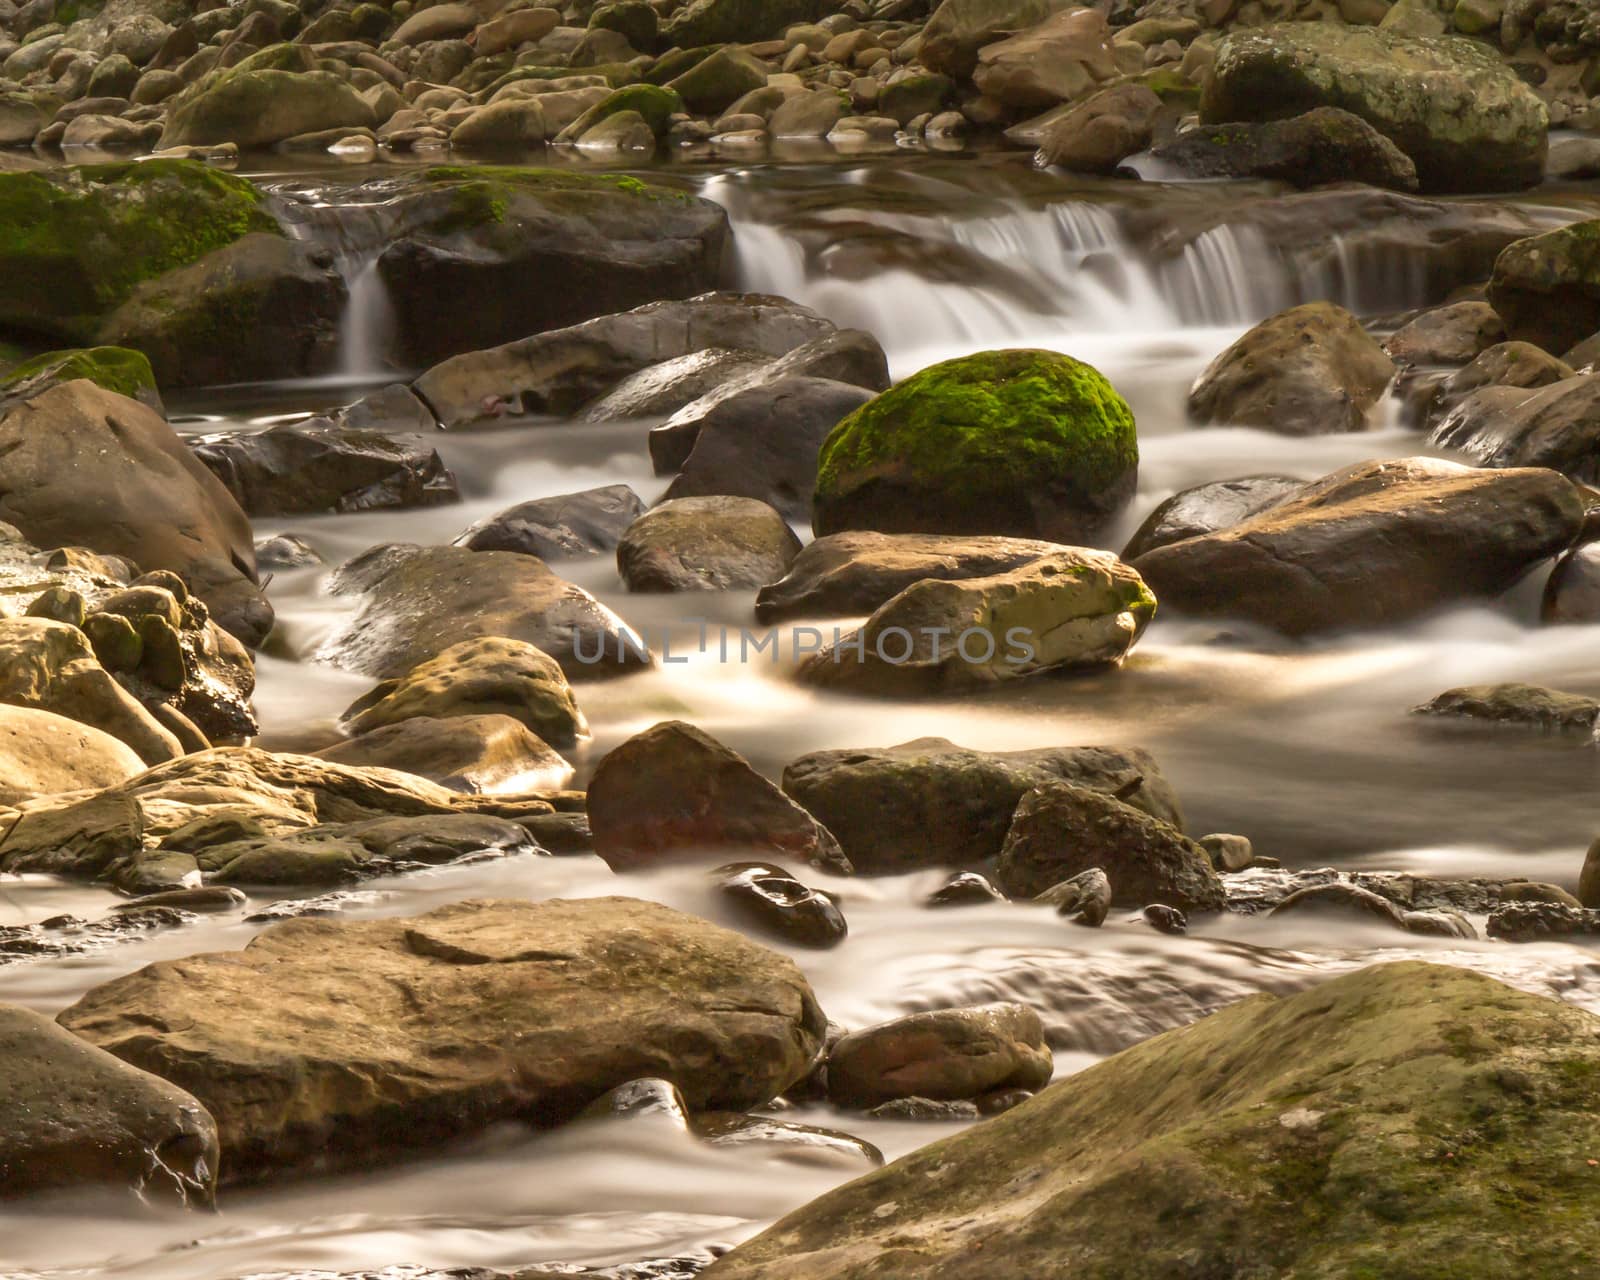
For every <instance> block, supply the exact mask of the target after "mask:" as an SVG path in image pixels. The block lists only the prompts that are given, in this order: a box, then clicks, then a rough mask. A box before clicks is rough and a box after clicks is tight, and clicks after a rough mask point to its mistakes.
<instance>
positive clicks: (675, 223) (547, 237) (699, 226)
mask: <svg viewBox="0 0 1600 1280" xmlns="http://www.w3.org/2000/svg"><path fill="white" fill-rule="evenodd" d="M388 210H389V214H390V216H392V217H393V219H394V221H395V228H396V229H395V232H394V234H393V235H392V236H391V238H390V239H389V242H388V244H387V245H386V247H385V248H384V250H383V252H382V253H381V254H380V255H379V257H378V267H377V270H378V273H379V276H380V277H381V279H382V280H383V283H384V285H385V287H386V288H387V289H388V292H389V297H390V301H391V303H392V305H393V307H394V315H395V325H396V330H397V332H396V339H397V345H398V350H397V355H398V357H399V359H400V360H402V361H403V362H405V363H408V364H412V365H425V364H427V363H428V362H430V361H436V360H442V359H445V358H446V357H448V356H452V355H455V354H457V353H459V352H466V351H472V350H474V349H475V348H481V347H490V346H492V345H493V344H495V343H504V342H512V341H513V340H516V339H525V338H526V337H527V335H529V334H538V333H541V332H543V331H545V330H550V329H558V328H561V327H562V326H564V325H573V324H577V323H578V322H580V321H584V320H588V319H591V318H592V317H596V316H604V315H608V314H610V313H612V312H617V311H622V310H624V309H626V308H628V307H636V306H638V305H640V304H641V303H649V302H654V301H657V300H659V299H663V298H688V297H690V296H692V295H694V294H698V293H700V292H702V291H703V290H705V289H709V288H713V287H715V285H716V284H717V282H718V280H719V279H720V278H721V274H722V253H723V248H724V245H725V243H726V240H727V235H728V220H727V214H725V213H724V212H723V210H722V208H721V207H720V206H718V205H715V204H712V203H711V202H710V201H707V200H702V199H699V198H697V197H695V196H691V195H687V194H685V193H684V192H682V191H678V190H676V189H674V188H671V187H666V186H658V185H653V184H647V183H644V182H641V181H640V180H639V179H637V178H631V177H620V176H616V175H611V174H589V173H577V172H573V171H569V170H553V169H532V168H527V169H520V168H510V167H499V166H496V167H487V168H431V169H425V170H423V171H422V172H421V173H420V174H418V175H416V176H414V177H411V178H409V179H407V180H406V181H405V182H404V183H403V184H402V185H401V187H400V189H399V190H398V192H397V193H396V194H395V196H394V197H393V198H392V199H391V200H390V201H389V203H388ZM672 354H678V353H676V352H660V353H659V354H655V359H663V358H665V357H666V356H668V355H672ZM624 372H632V370H631V369H629V370H625V371H624ZM420 389H423V384H419V390H420ZM424 399H426V400H427V402H428V403H429V404H432V405H433V406H434V408H435V410H436V411H437V412H438V413H439V414H440V421H441V422H443V423H444V424H445V425H446V426H450V425H453V423H452V420H451V418H450V417H449V416H448V415H447V413H446V409H445V406H444V405H442V404H440V403H439V402H438V401H435V400H433V399H432V397H431V396H429V395H427V394H426V391H424Z"/></svg>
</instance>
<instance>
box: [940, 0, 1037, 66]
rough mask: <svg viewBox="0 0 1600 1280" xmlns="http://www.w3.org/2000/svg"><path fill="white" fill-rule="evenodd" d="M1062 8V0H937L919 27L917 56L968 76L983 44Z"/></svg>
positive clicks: (1033, 22) (1030, 24)
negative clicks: (930, 12)
mask: <svg viewBox="0 0 1600 1280" xmlns="http://www.w3.org/2000/svg"><path fill="white" fill-rule="evenodd" d="M1066 9H1068V5H1067V3H1066V2H1065V0H940V3H939V5H938V7H937V8H935V9H934V11H933V16H932V17H931V18H929V19H928V25H927V26H926V27H925V28H924V29H923V32H922V44H921V46H920V48H919V50H918V56H919V57H920V58H921V60H922V61H923V63H924V64H926V65H927V66H928V67H929V68H931V69H932V70H934V71H942V72H944V73H946V74H947V75H952V76H955V77H957V78H958V79H962V80H965V79H970V78H971V76H972V73H973V72H974V71H975V70H976V69H977V66H978V53H979V51H980V50H981V49H983V48H984V46H986V45H990V44H993V43H994V42H995V41H996V40H997V39H999V38H1000V37H1001V36H1002V35H1009V34H1010V33H1012V32H1016V31H1026V30H1028V29H1029V28H1030V27H1034V26H1037V25H1038V24H1039V23H1041V22H1043V21H1045V19H1047V18H1049V17H1051V16H1052V15H1054V14H1057V13H1060V12H1062V11H1063V10H1066Z"/></svg>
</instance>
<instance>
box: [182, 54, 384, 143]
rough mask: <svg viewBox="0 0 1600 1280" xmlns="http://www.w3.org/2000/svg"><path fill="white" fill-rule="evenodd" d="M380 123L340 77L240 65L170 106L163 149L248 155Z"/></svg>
mask: <svg viewBox="0 0 1600 1280" xmlns="http://www.w3.org/2000/svg"><path fill="white" fill-rule="evenodd" d="M376 123H377V121H376V120H375V119H374V117H373V112H372V108H371V107H370V106H368V105H367V103H366V102H365V101H364V100H363V99H362V97H361V95H360V94H359V93H357V91H356V90H355V88H354V87H353V86H351V85H350V84H349V82H347V81H346V80H345V79H344V78H343V77H341V76H338V75H334V74H332V73H331V72H327V71H277V70H272V69H270V68H260V69H255V68H250V67H247V66H244V65H240V66H236V67H233V68H231V69H229V70H226V71H219V72H216V73H214V74H213V75H210V76H207V77H206V78H205V79H203V80H200V81H199V82H197V83H196V84H194V85H192V86H190V87H189V88H188V89H185V90H184V91H183V92H182V93H181V94H179V95H178V96H177V97H175V98H172V99H171V100H170V101H169V103H168V107H167V124H166V128H165V130H164V131H163V132H162V134H161V145H162V146H163V147H186V146H206V145H208V144H211V143H218V142H233V143H237V144H238V146H239V147H240V149H242V150H250V149H251V148H256V147H269V146H271V145H272V144H273V143H275V142H281V141H283V140H284V139H285V138H292V137H294V136H296V135H297V134H302V133H316V132H320V131H321V130H324V129H341V128H350V129H360V128H369V127H371V126H372V125H374V124H376Z"/></svg>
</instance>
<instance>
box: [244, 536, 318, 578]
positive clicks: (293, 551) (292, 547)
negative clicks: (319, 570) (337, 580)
mask: <svg viewBox="0 0 1600 1280" xmlns="http://www.w3.org/2000/svg"><path fill="white" fill-rule="evenodd" d="M325 563H327V562H326V561H325V560H323V558H322V553H321V552H320V551H318V550H317V549H316V548H315V547H313V546H312V545H311V544H310V543H309V542H307V541H306V540H305V539H304V538H302V537H300V536H298V535H297V534H292V533H279V534H274V535H273V536H272V537H270V538H262V539H261V541H259V542H257V543H256V565H257V567H258V568H261V569H263V570H267V569H311V568H315V567H316V566H318V565H321V564H325Z"/></svg>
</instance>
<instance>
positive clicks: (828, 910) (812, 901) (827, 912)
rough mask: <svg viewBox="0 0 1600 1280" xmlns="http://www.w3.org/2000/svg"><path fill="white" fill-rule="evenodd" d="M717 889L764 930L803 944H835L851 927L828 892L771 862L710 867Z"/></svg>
mask: <svg viewBox="0 0 1600 1280" xmlns="http://www.w3.org/2000/svg"><path fill="white" fill-rule="evenodd" d="M711 874H712V876H713V877H714V878H715V880H716V884H717V890H718V892H719V893H721V894H722V896H723V897H724V898H726V899H727V900H728V901H729V903H730V904H732V905H733V906H734V907H735V908H736V909H737V910H738V912H739V914H740V915H742V916H744V917H745V918H746V919H748V920H749V921H750V922H751V923H752V924H754V925H756V926H757V927H758V928H760V929H761V930H762V931H763V932H766V933H770V934H772V935H774V936H776V937H778V938H781V939H782V940H783V941H785V942H791V943H793V944H794V945H795V946H799V947H836V946H838V945H839V944H840V943H841V942H843V941H844V939H845V935H846V934H847V933H848V932H849V928H848V926H847V925H846V924H845V919H844V913H843V912H842V911H840V910H839V908H838V907H837V906H836V905H835V904H834V902H833V900H832V899H831V898H829V897H828V896H827V895H826V894H824V893H819V892H818V891H817V890H815V889H812V888H810V887H808V886H807V885H804V884H801V883H800V881H799V880H797V879H796V878H795V876H794V874H793V873H792V872H790V871H786V870H784V868H782V867H779V866H774V865H773V864H772V863H770V862H730V863H728V864H727V865H726V866H722V867H718V868H717V869H716V870H715V871H714V872H712V873H711Z"/></svg>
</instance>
